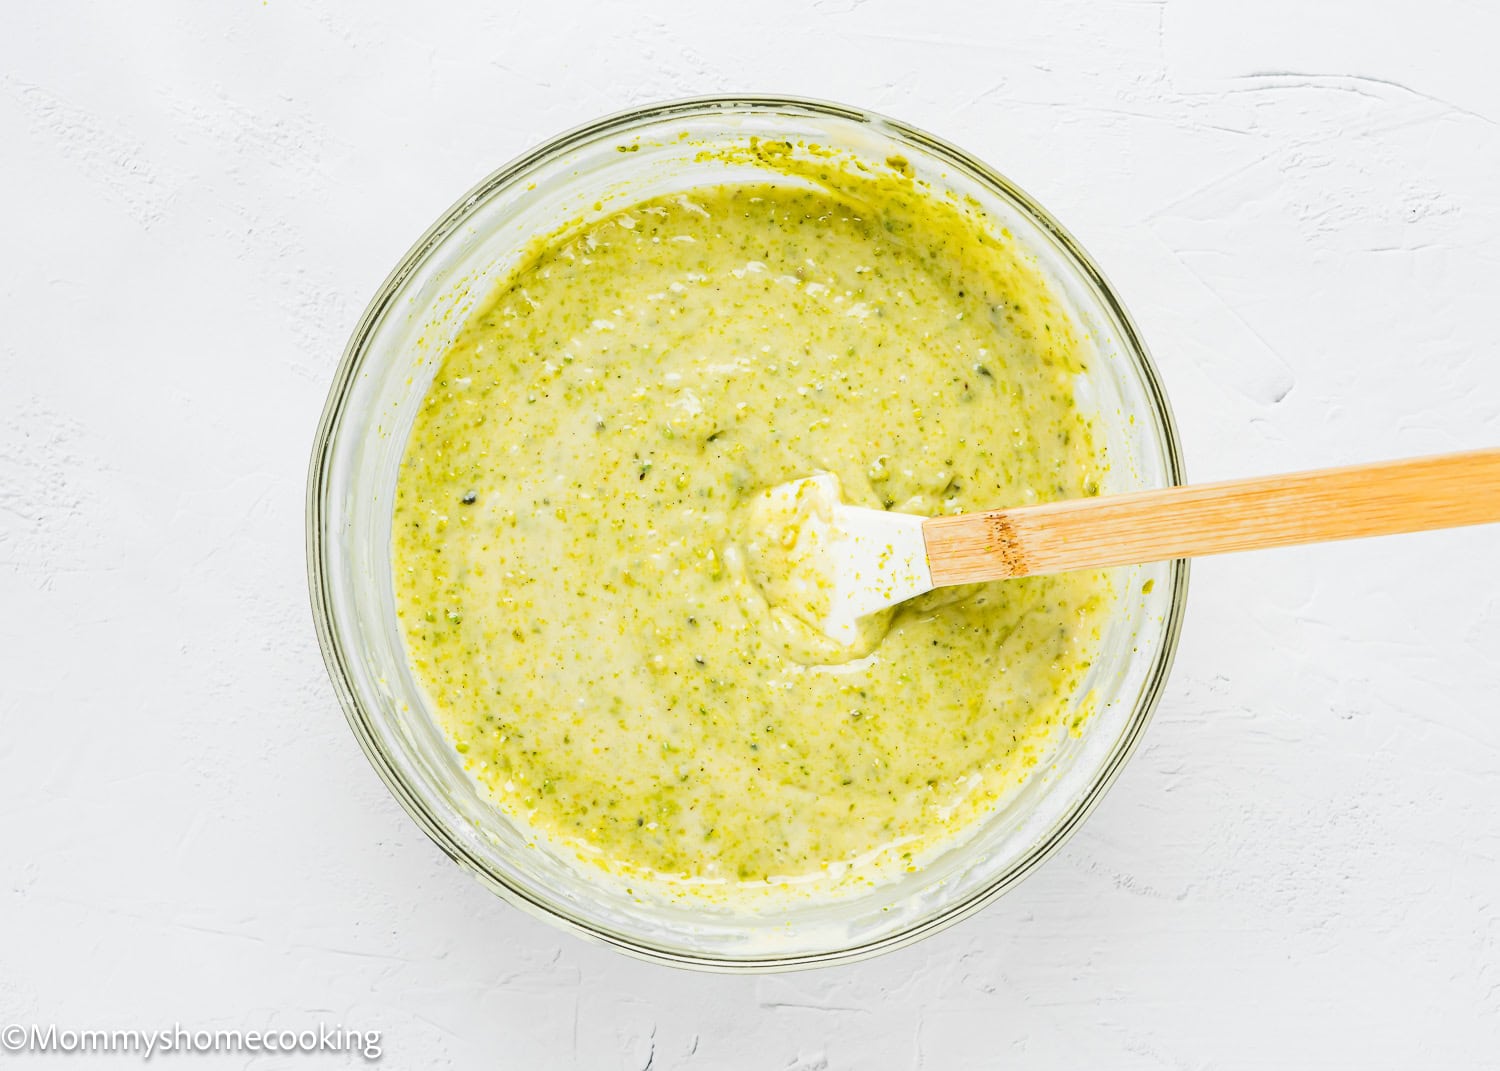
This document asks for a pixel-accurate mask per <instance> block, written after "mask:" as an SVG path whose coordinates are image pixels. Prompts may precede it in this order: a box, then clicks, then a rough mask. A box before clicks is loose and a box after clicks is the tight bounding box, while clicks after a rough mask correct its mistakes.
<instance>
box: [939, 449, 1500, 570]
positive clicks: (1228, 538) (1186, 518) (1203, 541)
mask: <svg viewBox="0 0 1500 1071" xmlns="http://www.w3.org/2000/svg"><path fill="white" fill-rule="evenodd" d="M1497 521H1500V450H1478V451H1475V452H1473V453H1466V454H1448V455H1445V456H1442V457H1429V458H1417V459H1414V460H1411V461H1392V462H1385V463H1382V464H1375V465H1355V466H1353V467H1351V468H1341V469H1322V470H1319V471H1316V472H1300V473H1294V474H1292V475H1288V476H1270V477H1265V478H1261V479H1254V480H1233V481H1229V482H1227V483H1211V484H1202V485H1200V486H1197V487H1168V488H1164V489H1162V490H1160V491H1141V492H1137V493H1134V494H1128V495H1113V496H1109V497H1106V498H1084V499H1076V500H1073V501H1068V502H1052V503H1048V504H1046V505H1042V506H1023V507H1020V508H1017V509H1003V510H992V511H990V512H987V513H969V514H964V515H962V516H958V517H932V518H929V519H928V520H927V521H925V522H924V523H923V525H922V532H923V535H924V536H925V537H926V539H927V559H928V564H929V565H930V566H931V568H932V579H933V583H935V584H937V585H939V586H941V585H946V584H970V583H975V582H978V581H983V580H1002V579H1005V578H1007V577H1017V576H1035V575H1039V574H1042V573H1062V572H1066V571H1068V570H1070V569H1099V568H1104V567H1106V566H1111V565H1131V564H1135V563H1139V562H1154V561H1163V560H1165V559H1168V558H1196V557H1202V556H1204V555H1208V554H1226V553H1228V552H1230V551H1235V550H1257V549H1260V548H1263V547H1285V546H1291V545H1293V544H1296V543H1322V542H1331V541H1333V540H1338V539H1358V538H1360V537H1362V536H1376V535H1392V534H1395V533H1397V532H1419V531H1424V530H1426V529H1429V528H1457V527H1460V526H1463V525H1468V524H1487V523H1491V522H1497Z"/></svg>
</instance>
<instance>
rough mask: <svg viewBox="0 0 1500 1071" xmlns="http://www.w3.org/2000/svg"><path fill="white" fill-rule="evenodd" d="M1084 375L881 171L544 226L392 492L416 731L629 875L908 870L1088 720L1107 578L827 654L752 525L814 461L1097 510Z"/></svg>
mask: <svg viewBox="0 0 1500 1071" xmlns="http://www.w3.org/2000/svg"><path fill="white" fill-rule="evenodd" d="M898 163H899V162H898ZM1087 352H1088V351H1087V347H1086V345H1085V344H1084V342H1083V341H1082V340H1081V339H1080V337H1079V334H1078V331H1077V328H1076V327H1075V326H1074V325H1073V323H1072V322H1071V321H1070V319H1069V317H1068V316H1067V315H1066V313H1065V312H1064V310H1063V309H1062V307H1061V305H1060V304H1059V303H1058V301H1057V300H1056V299H1055V297H1054V295H1053V294H1052V293H1051V291H1050V289H1049V287H1048V286H1047V284H1046V283H1045V281H1044V279H1043V278H1042V276H1041V274H1040V273H1039V272H1038V270H1037V269H1036V268H1035V267H1034V265H1033V263H1032V262H1031V260H1030V259H1029V258H1028V257H1027V256H1026V255H1025V253H1024V251H1023V250H1021V249H1020V248H1018V247H1017V246H1016V244H1015V243H1014V242H1013V241H1012V240H1011V239H1010V238H1009V237H1008V236H1007V235H1006V234H1004V232H996V231H994V230H992V229H987V228H986V227H985V226H983V224H982V222H981V221H980V220H978V219H977V218H976V217H975V215H974V214H973V213H971V212H969V211H968V210H966V209H964V208H963V206H961V205H956V204H954V203H951V202H948V201H943V200H940V199H939V198H937V197H936V196H934V195H929V194H928V193H926V192H924V191H923V189H922V188H921V187H920V185H919V184H917V183H914V182H912V181H911V180H910V179H908V178H905V177H904V175H903V173H902V171H901V170H900V169H899V168H898V169H896V170H894V171H893V172H892V173H891V174H889V175H883V176H880V177H875V176H866V177H850V176H842V177H841V178H840V180H839V181H838V182H837V183H832V184H822V185H819V184H816V183H811V182H806V181H801V180H798V181H783V180H779V179H778V180H776V181H765V182H757V183H748V184H745V183H742V184H735V185H725V186H721V187H704V188H699V189H694V190H690V191H688V192H686V193H681V194H676V195H672V196H666V197H661V198H658V199H654V200H647V201H643V202H640V203H637V204H633V205H630V206H629V207H627V208H625V209H623V210H618V211H615V212H614V213H613V214H611V215H608V216H607V217H605V218H601V219H597V220H594V221H591V222H587V223H579V224H577V225H575V226H574V227H572V228H569V229H565V230H563V231H560V232H559V233H558V234H556V235H555V236H553V238H552V239H550V240H548V241H546V242H544V243H541V244H540V245H539V246H538V247H537V248H536V249H534V250H533V251H532V252H531V254H530V255H529V256H528V257H526V258H525V259H524V260H523V262H522V263H521V264H520V265H519V266H518V267H517V268H516V269H515V270H514V271H513V272H511V274H510V275H509V276H508V277H507V278H506V279H505V280H504V281H503V282H502V283H501V284H500V286H499V287H498V289H497V290H496V291H495V292H494V293H493V295H492V296H491V297H490V298H489V299H488V300H486V301H484V302H482V303H481V304H480V306H479V308H478V311H477V312H476V313H475V314H474V315H473V316H472V317H471V319H470V320H469V321H468V323H467V325H466V326H465V327H464V329H463V330H462V331H461V333H460V334H459V336H458V337H457V339H456V341H455V342H454V343H453V345H452V347H451V349H450V350H449V352H448V353H447V354H446V356H445V357H444V358H443V360H442V363H441V366H440V368H439V370H438V372H437V375H436V379H435V380H434V382H433V384H432V386H431V389H430V391H429V393H428V394H427V396H426V399H425V402H424V404H423V406H422V409H421V412H420V414H419V416H418V418H417V420H416V423H415V426H414V428H413V430H412V432H411V438H410V441H409V443H408V446H407V448H406V453H405V457H404V461H403V464H402V468H401V472H400V475H399V479H398V486H397V495H396V504H395V510H394V529H393V548H392V550H393V563H394V575H395V584H396V599H397V607H398V612H399V614H400V620H401V625H402V628H403V630H404V635H405V641H406V646H407V650H408V653H409V656H410V660H411V664H412V667H413V669H414V672H415V675H416V677H417V679H418V680H419V682H420V683H421V684H422V686H423V688H424V690H425V692H426V693H427V696H428V698H429V701H430V704H431V707H432V710H433V713H434V715H435V717H436V718H437V719H438V720H439V722H440V724H441V726H442V728H443V729H444V731H445V732H446V734H447V736H448V737H449V739H450V740H451V741H452V743H453V746H454V747H455V748H456V749H457V751H458V752H459V753H460V755H461V757H462V760H463V762H464V763H465V765H466V766H467V768H468V770H469V771H470V772H471V773H472V775H473V776H474V777H475V778H476V779H477V780H478V781H479V783H480V784H481V785H482V786H483V787H484V788H485V789H486V790H487V792H488V793H489V795H490V796H491V797H492V799H493V801H494V804H495V806H497V807H498V808H499V809H500V810H501V811H502V812H504V813H505V814H506V815H508V816H510V817H511V818H512V819H513V820H515V821H517V822H520V823H523V824H525V825H526V826H527V827H529V829H530V830H532V831H534V833H535V835H536V837H537V838H538V840H539V841H540V842H545V843H546V844H547V845H548V846H550V847H551V848H552V849H553V850H556V851H559V852H561V853H563V854H564V855H565V856H566V857H570V858H572V859H574V860H575V861H577V862H578V864H579V865H581V866H584V867H602V868H604V870H606V871H608V872H610V873H611V874H613V875H615V876H616V877H619V878H621V879H623V880H625V881H628V882H630V883H632V885H633V886H635V887H639V888H645V889H649V890H651V891H653V892H656V893H661V894H663V895H667V896H670V897H677V898H681V897H695V898H701V899H714V900H721V901H732V900H733V899H734V898H735V897H736V896H738V895H740V894H749V893H750V892H752V891H754V892H756V893H757V894H758V895H759V894H763V893H764V892H765V891H766V890H768V889H770V890H773V891H779V892H785V893H788V894H795V895H815V896H830V897H832V896H838V895H844V894H847V893H849V892H852V891H857V890H859V889H861V888H865V887H868V885H869V884H871V883H874V882H879V881H883V880H888V879H889V878H891V877H892V876H894V875H897V874H900V873H903V872H906V871H909V870H911V869H913V868H916V867H919V866H920V865H921V864H922V861H923V859H924V858H927V857H930V855H931V854H932V853H933V852H935V851H938V850H940V849H942V848H943V847H945V846H948V845H951V844H952V843H954V842H955V841H956V840H957V839H958V838H960V837H962V836H963V835H964V834H965V832H967V831H971V830H972V829H973V828H974V827H975V825H976V823H978V822H980V821H981V820H982V819H983V818H984V817H985V816H986V815H987V814H989V813H991V812H992V811H993V810H994V809H995V808H996V806H997V805H998V804H999V802H1000V801H1002V800H1003V799H1004V797H1005V796H1006V794H1007V793H1008V792H1010V791H1012V790H1013V789H1014V788H1015V787H1016V786H1017V785H1018V784H1020V783H1021V782H1022V781H1024V780H1025V778H1026V777H1027V776H1028V775H1029V774H1030V773H1031V772H1032V771H1033V770H1034V769H1035V768H1036V767H1037V765H1038V764H1039V763H1040V762H1042V761H1043V760H1044V759H1045V757H1046V755H1047V753H1048V751H1049V748H1050V747H1051V746H1052V745H1053V743H1054V742H1055V741H1056V739H1057V738H1058V736H1059V734H1060V733H1062V732H1065V731H1067V729H1068V728H1069V726H1070V724H1073V723H1074V722H1075V721H1076V719H1077V718H1078V717H1080V710H1081V709H1082V707H1081V705H1080V702H1079V699H1080V695H1079V693H1080V691H1081V690H1082V684H1083V681H1084V678H1085V675H1086V672H1087V669H1088V666H1089V664H1090V661H1091V659H1092V658H1093V657H1094V653H1095V650H1096V647H1097V645H1098V643H1099V634H1100V628H1101V625H1102V623H1103V621H1104V620H1105V619H1106V618H1107V616H1108V615H1109V613H1110V612H1111V609H1112V607H1113V604H1114V598H1115V592H1114V589H1113V588H1112V586H1111V582H1110V578H1109V577H1108V576H1107V575H1106V574H1099V573H1078V574H1069V575H1064V576H1056V577H1042V578H1032V579H1026V580H1017V581H1010V582H1006V583H1000V584H993V585H984V586H977V587H970V588H962V589H953V590H946V591H937V592H933V593H932V594H930V595H927V596H924V597H922V598H920V599H917V600H915V601H913V602H911V603H908V604H906V605H904V606H902V607H900V608H899V609H897V610H896V611H894V612H893V613H892V614H890V615H889V617H888V619H887V620H884V621H882V622H880V623H879V633H878V636H877V642H873V643H871V644H869V645H868V646H867V647H866V648H864V649H861V650H859V651H855V652H850V651H845V650H839V649H837V648H836V647H824V646H820V640H819V638H818V637H817V636H809V635H807V634H805V631H804V632H799V629H801V628H802V627H803V626H801V625H800V623H799V621H798V620H796V619H793V618H790V617H789V616H788V615H786V614H784V613H781V612H779V608H778V607H776V606H774V605H772V604H769V603H768V602H767V600H766V594H765V592H766V591H767V590H768V583H767V578H766V577H764V576H756V575H754V573H755V572H756V570H754V569H751V568H749V567H748V566H747V564H746V560H747V556H746V553H745V542H746V540H747V539H750V538H753V536H747V535H746V531H745V520H744V518H745V512H746V510H745V507H746V504H747V503H749V502H750V501H751V500H752V499H753V498H754V497H755V496H756V495H757V494H759V493H760V492H762V491H764V490H765V489H766V488H768V487H772V486H775V485H777V484H781V483H783V482H786V481H789V480H794V479H797V478H800V477H804V476H807V475H809V474H812V473H815V472H831V473H833V474H835V475H836V476H837V477H838V480H839V482H840V484H841V486H842V488H843V493H844V495H845V496H846V497H847V498H848V499H849V500H850V501H852V502H854V503H856V504H860V505H867V506H875V507H883V508H886V509H894V510H900V511H904V512H911V513H923V514H936V513H959V512H967V511H973V510H977V509H983V508H989V507H993V506H1001V505H1015V504H1022V503H1028V502H1037V501H1046V500H1052V499H1058V498H1070V497H1078V496H1082V495H1087V494H1094V493H1097V491H1098V488H1099V484H1100V480H1101V477H1102V474H1103V471H1104V467H1105V459H1104V456H1103V453H1102V449H1101V447H1100V445H1099V443H1098V441H1097V440H1096V436H1095V434H1094V432H1093V430H1092V424H1091V421H1090V419H1089V417H1088V414H1087V413H1085V412H1084V411H1082V409H1081V407H1080V406H1079V404H1078V403H1077V400H1076V399H1075V396H1074V389H1073V385H1074V382H1075V377H1076V376H1078V375H1079V374H1080V373H1081V372H1083V371H1084V365H1085V363H1086V361H1087ZM762 558H764V556H762ZM761 568H764V567H763V566H761ZM771 579H774V578H771Z"/></svg>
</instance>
